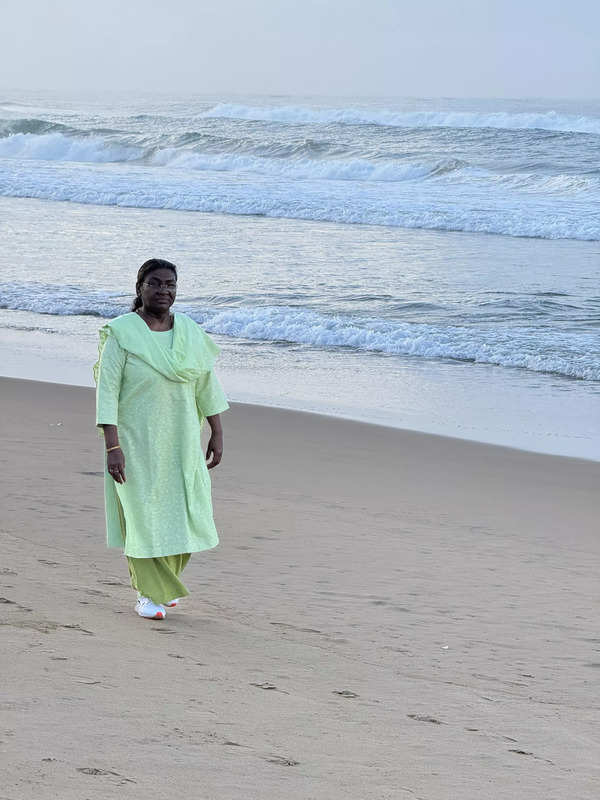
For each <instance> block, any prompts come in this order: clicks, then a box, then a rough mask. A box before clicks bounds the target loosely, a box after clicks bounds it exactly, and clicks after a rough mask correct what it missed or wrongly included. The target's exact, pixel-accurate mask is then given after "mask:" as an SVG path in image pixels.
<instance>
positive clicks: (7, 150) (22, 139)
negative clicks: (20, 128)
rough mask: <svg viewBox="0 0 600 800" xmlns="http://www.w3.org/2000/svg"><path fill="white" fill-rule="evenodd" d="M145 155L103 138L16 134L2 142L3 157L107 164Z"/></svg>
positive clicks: (57, 134) (56, 134) (0, 154)
mask: <svg viewBox="0 0 600 800" xmlns="http://www.w3.org/2000/svg"><path fill="white" fill-rule="evenodd" d="M142 152H143V151H142V150H141V149H140V148H138V147H130V146H128V145H122V144H112V143H110V142H106V141H105V140H104V139H102V138H101V137H99V136H89V137H87V136H86V137H74V136H65V135H64V134H62V133H43V134H36V133H14V134H12V135H11V136H6V137H4V138H1V139H0V158H20V159H36V160H43V161H83V162H99V163H107V162H111V161H129V160H133V159H136V158H139V157H140V155H141V154H142Z"/></svg>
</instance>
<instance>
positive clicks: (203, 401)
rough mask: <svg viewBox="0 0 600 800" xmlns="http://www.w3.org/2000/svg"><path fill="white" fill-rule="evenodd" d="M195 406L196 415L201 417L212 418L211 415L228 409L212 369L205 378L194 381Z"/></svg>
mask: <svg viewBox="0 0 600 800" xmlns="http://www.w3.org/2000/svg"><path fill="white" fill-rule="evenodd" d="M196 405H197V407H198V413H199V414H200V415H201V416H203V417H212V416H213V414H220V413H221V411H227V409H228V408H229V403H228V402H227V398H226V397H225V392H224V391H223V387H222V386H221V384H220V383H219V379H218V378H217V376H216V375H215V371H214V370H212V369H211V371H210V372H209V373H208V374H207V376H206V378H198V380H197V381H196Z"/></svg>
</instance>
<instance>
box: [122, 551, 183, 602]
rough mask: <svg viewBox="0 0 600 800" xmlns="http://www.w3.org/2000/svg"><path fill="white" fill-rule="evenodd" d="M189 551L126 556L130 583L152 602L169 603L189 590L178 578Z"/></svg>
mask: <svg viewBox="0 0 600 800" xmlns="http://www.w3.org/2000/svg"><path fill="white" fill-rule="evenodd" d="M191 555H192V554H191V553H178V554H177V555H174V556H157V557H155V558H131V556H128V557H127V564H128V566H129V575H130V577H131V585H132V587H133V588H134V589H136V591H138V592H139V593H140V594H142V595H144V597H149V598H150V600H152V602H153V603H159V604H160V603H170V602H171V600H176V599H177V598H180V597H186V596H187V595H188V594H189V592H188V590H187V589H186V587H185V585H184V584H183V583H182V582H181V581H180V580H179V575H180V574H181V573H182V572H183V570H184V568H185V566H186V564H187V563H188V561H189V560H190V557H191Z"/></svg>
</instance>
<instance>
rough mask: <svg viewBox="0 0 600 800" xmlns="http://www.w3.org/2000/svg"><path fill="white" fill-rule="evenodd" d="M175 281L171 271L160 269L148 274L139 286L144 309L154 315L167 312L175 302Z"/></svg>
mask: <svg viewBox="0 0 600 800" xmlns="http://www.w3.org/2000/svg"><path fill="white" fill-rule="evenodd" d="M176 292H177V279H176V278H175V274H174V272H173V271H172V270H170V269H166V268H164V267H161V268H160V269H154V270H152V272H149V273H148V274H147V275H146V277H145V278H144V280H143V282H142V285H141V286H140V297H141V298H142V303H143V304H144V308H145V309H148V311H154V312H155V313H160V312H162V313H163V314H164V313H165V312H166V311H168V310H169V309H170V308H171V306H172V305H173V303H174V302H175V294H176Z"/></svg>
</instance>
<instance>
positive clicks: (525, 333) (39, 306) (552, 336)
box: [0, 284, 600, 381]
mask: <svg viewBox="0 0 600 800" xmlns="http://www.w3.org/2000/svg"><path fill="white" fill-rule="evenodd" d="M128 305H129V304H128V301H124V299H123V298H122V297H120V296H119V295H116V294H107V293H103V292H90V291H82V290H80V289H78V288H77V287H49V286H42V285H38V284H4V285H0V307H1V308H10V309H19V310H25V311H33V312H37V313H43V314H54V315H59V316H64V315H77V314H93V315H96V316H105V317H114V316H117V315H118V314H122V313H124V312H125V311H127V310H128ZM178 307H179V308H180V310H181V311H184V312H185V313H187V314H189V315H190V316H191V317H192V318H193V319H195V320H196V321H197V322H199V323H200V324H201V325H202V326H203V327H204V328H205V329H206V330H207V331H208V332H209V333H216V334H222V335H225V336H231V337H235V338H236V339H248V340H253V341H261V342H274V341H284V342H290V343H295V344H304V345H308V346H311V347H316V348H336V347H351V348H355V349H357V350H361V351H367V352H373V353H384V354H389V355H402V356H412V357H420V358H434V359H453V360H460V361H473V362H476V363H479V364H494V365H498V366H503V367H518V368H523V369H528V370H530V371H533V372H547V373H555V374H558V375H562V376H567V377H572V378H580V379H585V380H594V381H598V380H600V352H599V351H598V348H597V346H596V337H595V335H594V334H592V333H591V332H589V331H580V332H577V333H573V332H566V331H556V330H554V329H553V328H541V327H537V328H533V327H527V326H513V327H509V326H502V325H493V326H486V325H483V324H480V323H477V322H475V323H472V324H465V325H462V326H461V325H442V324H429V323H420V322H419V323H416V322H401V321H398V320H389V319H379V318H376V317H365V316H352V315H348V314H337V315H334V314H331V315H327V314H322V313H318V312H315V311H313V310H311V309H307V308H303V307H293V306H242V307H231V308H226V309H218V310H215V309H210V308H208V309H207V308H204V309H202V308H200V309H199V308H197V307H196V306H193V305H183V304H182V305H180V306H178Z"/></svg>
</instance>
